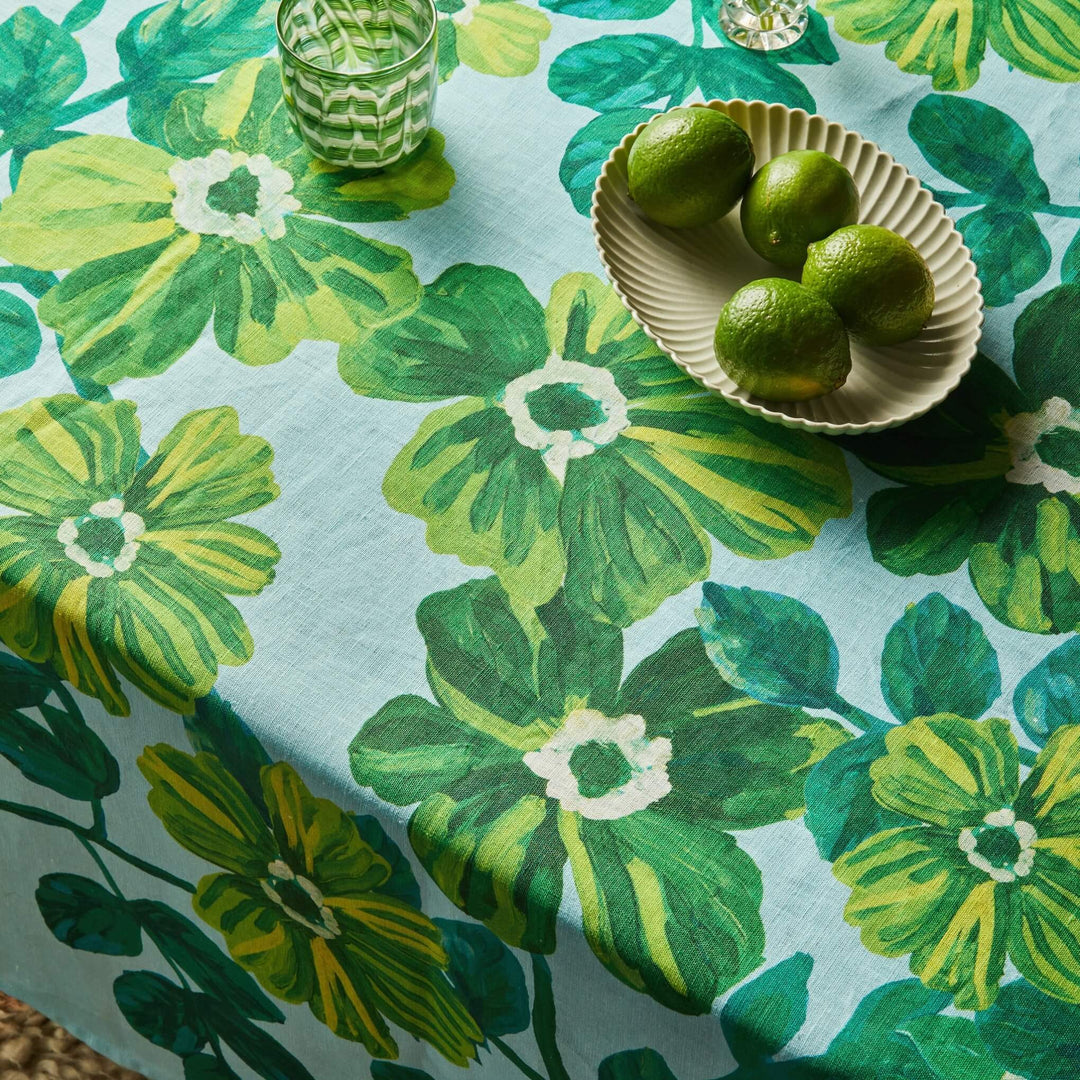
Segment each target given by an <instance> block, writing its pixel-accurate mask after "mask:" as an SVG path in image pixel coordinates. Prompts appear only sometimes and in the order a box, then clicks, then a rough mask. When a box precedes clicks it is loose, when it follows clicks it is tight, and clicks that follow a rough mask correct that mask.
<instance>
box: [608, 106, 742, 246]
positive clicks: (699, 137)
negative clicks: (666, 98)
mask: <svg viewBox="0 0 1080 1080" xmlns="http://www.w3.org/2000/svg"><path fill="white" fill-rule="evenodd" d="M626 168H627V173H628V179H629V182H630V198H632V199H633V200H634V202H636V203H637V204H638V206H640V207H641V209H642V211H643V212H644V213H645V214H646V215H647V216H648V217H650V218H652V220H653V221H656V222H659V223H660V224H661V225H671V226H673V227H674V228H677V229H684V228H687V227H689V226H693V225H707V224H708V223H709V222H710V221H716V220H717V219H718V218H722V217H723V216H724V215H725V214H726V213H728V211H730V210H731V208H732V207H733V206H734V205H735V204H736V203H737V202H738V201H739V197H740V196H741V195H742V193H743V192H744V191H745V190H746V185H747V184H748V183H749V182H750V176H751V174H752V173H753V171H754V148H753V146H751V145H750V136H749V135H747V134H746V132H745V131H743V129H742V128H741V127H739V125H738V124H736V123H735V121H734V120H732V119H730V118H729V117H727V116H725V115H724V114H723V113H722V112H717V111H716V110H715V109H708V108H703V107H701V106H690V107H689V108H681V109H671V110H670V111H669V112H666V113H661V114H660V115H659V116H654V117H653V118H652V119H651V120H650V121H649V122H648V123H647V124H646V125H645V127H644V128H643V129H642V131H641V133H640V134H639V135H638V137H637V138H636V139H635V140H634V145H633V146H632V147H631V148H630V157H629V160H628V161H627V164H626Z"/></svg>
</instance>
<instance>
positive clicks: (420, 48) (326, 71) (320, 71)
mask: <svg viewBox="0 0 1080 1080" xmlns="http://www.w3.org/2000/svg"><path fill="white" fill-rule="evenodd" d="M411 2H412V3H417V2H418V0H411ZM297 3H298V0H281V3H279V4H278V9H277V13H276V14H275V15H274V30H275V32H276V34H277V40H278V47H279V48H281V49H284V50H285V52H286V53H288V54H289V57H290V58H291V59H292V60H294V61H295V62H296V63H297V64H299V65H300V67H302V68H307V70H308V71H313V72H314V73H315V74H316V75H320V76H329V77H330V78H332V79H340V80H342V81H343V82H353V81H355V80H357V79H371V78H375V77H376V76H382V75H385V74H386V73H387V72H390V71H396V70H397V69H398V68H402V67H405V65H406V64H411V63H412V62H413V61H414V60H415V59H416V58H417V57H418V56H419V55H420V54H421V53H423V52H425V51H426V50H427V48H428V46H429V45H430V44H431V41H432V39H433V38H434V37H435V34H436V31H437V30H438V29H439V9H438V8H437V7H436V6H435V0H419V5H420V6H422V7H425V8H427V10H428V11H429V12H430V14H431V29H430V30H429V31H428V34H427V37H426V38H424V40H423V41H422V42H421V43H420V44H419V45H417V47H416V48H415V49H414V50H413V51H412V52H411V53H409V55H408V56H406V57H404V58H403V59H401V60H398V61H397V62H396V63H394V64H390V65H389V66H388V67H383V68H376V69H375V70H374V71H351V72H350V71H338V70H337V69H336V68H327V67H320V66H319V65H318V64H313V63H312V62H311V61H310V60H305V59H304V57H302V56H301V55H300V54H299V53H298V52H297V51H296V50H295V49H294V48H293V47H292V46H291V45H290V44H289V43H288V42H287V41H286V40H285V37H284V35H283V34H282V32H281V18H282V12H283V11H284V10H285V9H286V8H292V7H295V6H296V4H297Z"/></svg>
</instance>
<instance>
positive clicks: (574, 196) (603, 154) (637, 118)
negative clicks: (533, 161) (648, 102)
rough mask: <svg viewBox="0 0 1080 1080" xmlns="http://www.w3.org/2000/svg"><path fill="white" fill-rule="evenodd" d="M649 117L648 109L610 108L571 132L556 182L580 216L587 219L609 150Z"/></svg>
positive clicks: (650, 113)
mask: <svg viewBox="0 0 1080 1080" xmlns="http://www.w3.org/2000/svg"><path fill="white" fill-rule="evenodd" d="M652 115H653V114H652V110H651V109H613V110H612V111H611V112H606V113H601V114H600V115H599V116H594V117H593V118H592V119H591V120H590V121H589V122H588V123H587V124H586V125H585V126H584V127H583V128H581V129H580V130H579V131H576V132H575V133H574V136H573V138H571V140H570V141H569V142H568V143H567V144H566V150H565V151H564V152H563V157H562V161H561V162H559V180H560V182H561V183H562V186H563V187H564V188H565V190H566V193H567V194H568V195H569V196H570V201H571V202H572V203H573V204H574V209H575V210H576V211H577V212H578V213H579V214H584V215H586V216H588V214H589V207H590V206H591V205H592V196H593V189H594V188H595V187H596V180H597V177H599V175H600V170H601V168H603V165H604V162H605V161H607V159H608V157H609V155H610V154H611V151H612V150H613V149H614V148H615V147H616V146H617V145H618V144H619V143H620V142H622V140H623V136H624V135H626V134H627V133H628V132H631V131H633V130H634V128H636V127H637V126H638V124H641V123H644V122H645V121H646V120H648V119H649V117H650V116H652Z"/></svg>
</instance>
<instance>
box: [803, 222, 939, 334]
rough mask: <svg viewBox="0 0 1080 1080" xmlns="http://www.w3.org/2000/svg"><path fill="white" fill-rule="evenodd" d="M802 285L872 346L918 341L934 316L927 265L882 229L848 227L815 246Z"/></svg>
mask: <svg viewBox="0 0 1080 1080" xmlns="http://www.w3.org/2000/svg"><path fill="white" fill-rule="evenodd" d="M802 283H803V284H804V285H805V286H806V287H807V288H808V289H813V290H814V292H816V293H818V294H819V295H820V296H822V297H823V298H824V299H825V300H827V301H828V302H829V303H830V304H832V306H833V307H834V308H835V309H836V310H837V312H838V313H839V315H840V318H842V319H843V320H844V325H845V326H846V327H847V328H848V330H849V331H850V332H851V334H852V335H853V336H854V337H856V338H858V339H859V340H860V341H865V342H866V343H867V344H868V345H895V344H897V343H898V342H901V341H908V340H909V339H910V338H913V337H916V336H917V335H918V333H919V331H920V330H922V328H923V327H924V326H925V325H926V320H927V319H929V318H930V312H932V311H933V310H934V277H933V275H932V274H931V273H930V268H929V267H928V266H927V265H926V260H925V259H923V257H922V256H921V255H920V254H919V253H918V251H916V250H915V248H914V247H913V246H912V245H911V244H910V243H909V242H908V241H907V240H905V239H904V238H903V237H902V236H900V235H899V234H898V233H894V232H893V231H892V230H891V229H883V228H881V226H880V225H849V226H848V227H847V228H845V229H838V230H837V231H836V232H834V233H833V234H832V236H828V237H826V238H825V239H824V240H819V241H818V242H817V243H816V244H811V245H810V247H809V248H808V249H807V253H806V265H805V266H803V272H802Z"/></svg>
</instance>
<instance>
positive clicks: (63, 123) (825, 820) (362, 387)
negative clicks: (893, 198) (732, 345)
mask: <svg viewBox="0 0 1080 1080" xmlns="http://www.w3.org/2000/svg"><path fill="white" fill-rule="evenodd" d="M4 6H5V7H6V11H4V12H3V13H2V14H3V19H2V20H0V127H2V129H3V135H2V136H0V150H2V151H3V153H4V154H6V158H5V161H4V168H3V180H2V181H0V183H2V184H3V185H4V187H3V192H4V194H3V196H2V198H0V256H2V258H3V260H4V262H3V264H2V265H0V324H2V330H3V332H2V335H0V374H2V375H3V376H4V377H3V378H2V379H0V405H2V411H0V505H2V507H3V510H2V511H0V513H2V515H3V516H0V639H2V641H3V644H4V646H5V647H6V651H5V652H4V653H3V657H2V659H0V700H2V706H0V754H2V755H3V757H4V758H5V759H6V761H4V762H0V766H2V769H3V771H2V772H0V796H2V797H0V855H2V867H0V869H2V872H0V897H2V899H3V904H2V906H0V912H2V917H0V986H3V988H4V989H5V990H8V991H10V992H12V993H15V994H18V995H20V996H22V997H24V998H26V999H27V1000H29V1001H30V1002H31V1003H32V1004H34V1005H35V1006H36V1007H38V1008H40V1009H42V1010H43V1011H45V1012H46V1013H47V1014H48V1015H50V1016H52V1017H53V1018H54V1019H56V1020H58V1021H59V1022H61V1023H63V1024H65V1025H66V1026H68V1027H69V1028H70V1029H71V1030H72V1031H73V1032H74V1033H76V1034H78V1035H79V1036H81V1037H84V1038H85V1039H86V1040H87V1041H89V1042H90V1043H91V1044H92V1045H93V1046H95V1047H96V1048H98V1049H100V1050H102V1051H103V1052H105V1053H107V1054H109V1055H110V1056H112V1057H114V1058H115V1059H116V1060H118V1061H119V1062H121V1063H123V1064H125V1065H127V1066H130V1067H133V1068H137V1069H139V1070H140V1071H142V1072H144V1073H145V1074H146V1075H147V1076H149V1077H152V1078H154V1080H172V1078H179V1077H184V1078H186V1080H222V1078H234V1077H255V1076H258V1077H263V1078H266V1080H310V1078H316V1080H336V1078H338V1077H360V1078H366V1077H368V1076H370V1077H372V1078H374V1080H425V1078H434V1080H449V1078H452V1077H456V1076H459V1075H464V1073H465V1071H466V1070H468V1071H469V1072H470V1074H473V1075H476V1074H479V1075H483V1076H486V1077H490V1078H491V1080H507V1078H511V1077H521V1076H525V1077H528V1078H529V1080H592V1078H593V1077H596V1078H597V1080H711V1078H717V1077H737V1078H738V1080H752V1078H754V1080H756V1078H765V1077H767V1078H773V1080H777V1078H784V1080H791V1078H796V1080H808V1078H812V1077H813V1078H821V1077H830V1078H831V1077H839V1078H843V1080H847V1078H850V1080H855V1078H861V1077H869V1076H872V1077H875V1078H885V1077H889V1078H893V1077H896V1078H904V1080H935V1078H938V1080H958V1078H963V1080H1002V1078H1003V1077H1004V1078H1006V1080H1009V1078H1013V1080H1015V1078H1016V1077H1025V1078H1029V1080H1071V1078H1073V1077H1075V1075H1076V1071H1077V1062H1078V1061H1080V907H1078V904H1080V685H1078V682H1080V667H1078V664H1080V645H1078V639H1077V638H1076V637H1075V636H1074V632H1075V631H1076V630H1077V629H1078V627H1080V501H1078V496H1080V407H1078V406H1080V362H1078V346H1077V341H1078V340H1080V239H1078V238H1077V219H1078V218H1080V199H1078V192H1077V188H1078V184H1080V170H1078V167H1077V152H1078V136H1077V126H1076V111H1077V105H1078V103H1080V97H1078V94H1080V90H1078V89H1077V88H1076V86H1075V85H1074V82H1075V80H1077V79H1078V78H1080V8H1078V6H1077V4H1076V3H1075V0H949V2H947V3H946V2H944V0H917V2H912V3H907V4H887V3H883V2H881V0H823V2H821V3H819V4H818V5H817V8H816V10H815V11H814V12H813V13H812V18H811V22H810V29H809V32H808V34H807V35H806V37H805V38H804V39H803V40H802V41H801V42H800V43H799V44H798V45H796V46H795V47H793V48H791V49H789V50H787V51H783V52H779V53H775V54H771V55H757V54H753V53H750V52H747V51H744V50H741V49H740V48H738V47H736V46H733V45H730V44H728V43H727V42H726V40H725V39H724V38H723V37H722V35H721V34H720V32H719V28H718V19H717V4H716V3H715V2H713V3H706V2H705V0H675V2H671V0H543V2H542V3H541V5H540V6H535V5H534V4H533V3H531V2H525V0H440V2H439V10H440V15H439V37H440V50H441V51H440V71H441V77H442V80H443V81H442V85H441V88H440V91H439V95H438V105H437V117H436V126H437V129H438V130H437V132H433V133H432V134H431V136H430V138H429V139H428V141H427V142H426V144H425V145H424V146H423V147H422V149H421V150H420V151H419V152H418V153H417V154H416V155H415V156H414V157H412V158H410V159H408V160H407V161H405V162H403V163H401V164H399V165H397V166H394V167H392V168H390V169H388V170H386V171H385V172H383V173H381V174H377V175H361V174H356V173H349V172H341V171H337V170H335V169H333V168H330V167H327V166H324V165H321V164H319V163H318V162H316V161H314V160H313V159H312V158H311V157H310V156H309V155H308V154H307V153H306V152H305V151H304V150H303V149H302V147H301V145H300V143H299V141H298V139H297V138H296V136H295V135H294V134H293V131H292V129H291V127H290V125H289V122H288V118H287V115H286V112H285V109H284V106H283V103H282V99H281V91H280V82H279V76H278V70H277V66H276V60H275V59H274V53H273V49H274V32H273V26H272V18H273V14H274V5H273V3H263V2H262V0H167V2H166V3H163V4H158V5H156V6H154V7H150V8H148V9H145V10H142V9H141V5H140V3H137V2H136V3H132V2H129V0H107V2H106V0H80V2H78V3H77V4H75V5H74V6H69V5H67V4H65V3H62V2H61V0H56V2H53V0H47V2H43V3H41V4H40V6H38V7H34V6H26V7H20V8H17V9H15V8H13V7H12V6H11V5H10V3H8V4H5V5H4ZM732 96H742V97H745V98H764V99H767V100H770V101H780V102H784V103H786V104H788V105H790V106H792V107H798V108H804V109H807V110H816V111H819V112H821V113H823V114H825V115H826V116H828V117H830V118H832V119H836V120H839V121H841V122H842V123H844V124H846V125H848V126H849V127H851V128H853V129H856V130H858V131H860V132H861V133H863V134H864V135H866V136H867V137H869V138H872V139H874V140H876V141H877V142H879V143H880V145H881V146H882V147H884V148H885V149H886V150H888V151H889V152H891V153H893V154H894V155H895V156H896V157H897V158H898V159H899V160H901V161H903V162H904V163H905V164H907V165H908V166H909V167H910V168H911V169H912V170H913V171H914V172H915V173H916V174H917V175H918V176H919V177H920V179H921V180H923V181H924V182H925V183H926V184H927V185H928V186H929V187H931V188H932V189H933V190H934V191H935V193H936V194H937V197H938V198H939V199H940V200H941V201H942V202H943V203H944V204H945V205H946V206H947V207H949V208H950V212H951V213H953V214H954V215H955V216H956V218H957V220H958V224H959V227H960V228H961V229H962V231H963V233H964V237H965V240H966V243H967V244H968V245H969V246H970V248H971V250H972V252H973V254H974V257H975V259H976V260H977V262H978V266H979V271H980V276H981V279H982V282H983V289H984V295H985V298H986V303H987V314H986V322H985V333H984V337H983V341H982V353H981V354H980V356H979V358H978V359H977V360H976V362H975V364H974V366H973V369H972V371H971V373H970V375H968V376H967V377H966V378H965V379H964V381H963V382H962V384H961V385H960V387H959V388H958V389H957V390H956V391H955V392H954V393H953V394H952V395H951V396H950V397H949V398H948V400H946V401H945V403H944V404H943V405H941V406H940V407H938V408H936V409H935V410H934V411H933V412H931V413H930V414H928V415H927V416H926V417H924V418H922V419H920V420H918V421H916V422H913V423H910V424H908V425H906V426H904V427H901V428H898V429H895V430H891V431H886V432H884V433H881V434H877V435H868V436H862V437H855V438H849V439H839V440H836V439H834V440H830V439H827V438H824V437H821V436H816V435H811V434H807V433H805V432H800V431H794V430H788V429H786V428H784V427H780V426H776V425H771V424H768V423H765V422H763V421H761V420H759V419H758V418H755V417H752V416H751V415H749V414H746V413H744V412H742V411H740V410H738V409H736V408H734V407H731V406H729V405H727V404H725V403H724V402H723V401H721V400H719V399H718V398H716V397H713V396H711V395H709V394H708V393H705V392H703V391H702V390H701V388H700V387H698V386H697V385H696V384H695V383H694V382H692V381H691V380H690V379H689V378H687V377H685V376H684V375H683V374H682V373H681V372H680V370H679V369H677V368H676V367H675V366H674V365H673V364H672V363H671V362H670V361H669V360H668V359H667V358H666V357H665V356H664V355H662V353H661V352H660V351H659V350H658V349H657V348H656V347H655V346H654V345H653V344H652V343H651V342H650V340H649V339H648V338H647V337H646V336H645V335H644V333H643V332H642V331H641V330H640V329H639V328H638V327H637V326H636V325H635V324H634V323H633V321H632V320H631V318H630V316H629V315H628V314H627V312H626V311H625V310H624V309H623V307H622V306H621V304H620V303H619V301H618V299H617V297H616V296H615V294H614V293H613V291H612V290H611V288H610V286H609V285H608V284H607V283H606V281H605V280H604V278H603V276H602V271H601V268H600V266H599V263H598V260H597V257H596V254H595V250H594V247H593V242H592V238H591V235H590V229H589V223H588V221H587V218H586V216H585V215H587V212H588V203H589V198H590V192H591V189H592V186H593V183H594V180H595V178H596V176H597V173H598V170H599V166H600V163H601V162H602V160H603V159H604V158H605V157H606V155H607V153H608V152H609V150H610V148H611V147H612V146H613V145H614V143H615V142H617V141H618V139H620V138H621V137H622V135H623V134H624V133H625V132H626V131H628V130H629V129H630V128H632V127H633V126H634V125H635V124H636V123H638V122H639V121H640V120H642V119H644V118H646V117H648V116H649V115H650V112H651V111H652V110H654V109H655V108H657V107H665V106H667V105H668V104H677V103H680V102H683V101H690V100H701V99H708V98H711V97H732Z"/></svg>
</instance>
